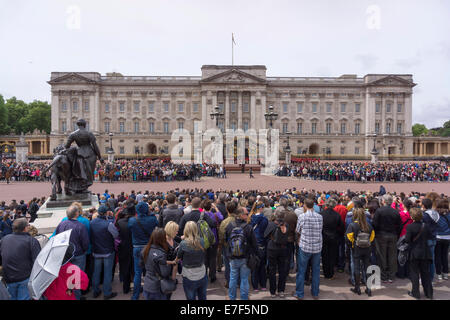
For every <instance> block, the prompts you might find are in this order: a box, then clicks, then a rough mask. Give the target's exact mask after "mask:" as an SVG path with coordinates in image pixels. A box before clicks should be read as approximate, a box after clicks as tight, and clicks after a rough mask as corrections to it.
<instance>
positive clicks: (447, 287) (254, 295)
mask: <svg viewBox="0 0 450 320" xmlns="http://www.w3.org/2000/svg"><path fill="white" fill-rule="evenodd" d="M177 277H178V281H179V284H178V287H177V290H176V291H175V293H174V294H173V295H172V299H173V300H186V297H185V295H184V291H183V285H182V278H181V276H180V275H178V276H177ZM348 278H349V276H348V274H346V273H337V274H336V279H335V280H328V279H325V278H323V275H322V274H321V278H320V294H319V299H321V300H415V299H414V298H411V297H410V296H408V294H407V292H408V290H411V282H410V281H409V280H406V279H405V280H401V279H397V280H395V281H394V283H392V284H383V283H382V284H381V288H380V289H376V290H373V295H372V297H368V296H367V295H366V294H364V293H362V294H361V295H360V296H358V295H356V294H354V293H352V292H351V291H350V285H349V283H348ZM118 279H119V277H118V274H116V275H115V277H114V282H113V291H116V292H117V293H118V296H117V297H116V298H114V300H129V299H131V294H127V295H125V294H123V293H122V286H121V283H120V282H119V280H118ZM223 284H224V272H223V271H222V272H220V273H217V281H216V282H214V283H212V284H211V283H210V284H209V285H208V289H207V299H208V300H226V299H227V298H228V289H226V288H225V287H224V285H223ZM267 285H268V282H267ZM364 289H365V287H362V291H364ZM293 291H295V273H291V274H290V275H289V278H288V281H287V284H286V291H285V293H286V297H285V298H279V297H276V298H271V296H270V292H269V291H268V290H267V291H265V292H263V291H260V292H254V291H253V289H252V287H251V285H250V300H295V298H294V297H292V295H291V293H292V292H293ZM421 295H422V296H423V289H422V288H421ZM86 297H87V299H88V300H93V297H92V293H88V295H87V296H86ZM238 297H239V294H238ZM97 299H100V300H101V299H103V295H100V296H99V297H98V298H97ZM141 299H144V298H143V296H142V295H141ZM304 299H305V300H312V296H311V293H310V287H309V286H305V298H304ZM422 299H423V300H425V298H424V296H423V297H422ZM434 299H435V300H450V280H447V281H440V282H438V283H437V284H435V285H434ZM299 303H301V302H299Z"/></svg>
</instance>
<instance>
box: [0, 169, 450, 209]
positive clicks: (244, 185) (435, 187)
mask: <svg viewBox="0 0 450 320" xmlns="http://www.w3.org/2000/svg"><path fill="white" fill-rule="evenodd" d="M254 176H255V178H254V179H250V178H249V176H248V174H247V173H245V174H242V173H231V174H228V177H227V178H226V179H219V178H212V177H202V178H201V180H200V181H196V182H192V181H171V182H114V183H101V182H94V184H93V185H92V186H91V187H90V190H91V191H92V192H93V193H100V194H103V193H104V192H105V189H108V190H109V192H110V193H114V194H116V195H117V194H119V193H120V192H122V191H124V192H125V193H128V194H129V193H130V192H131V190H135V191H136V192H137V191H143V192H145V190H149V191H163V192H167V191H169V190H174V189H175V188H180V189H185V188H203V189H214V190H234V191H235V190H237V189H240V190H256V189H258V190H262V191H268V190H270V191H278V190H281V191H282V190H286V189H290V188H293V187H296V188H297V190H298V189H302V188H306V189H308V190H309V189H315V190H319V191H322V190H326V191H328V190H337V191H339V192H344V191H347V190H348V189H350V190H352V191H372V192H373V191H379V190H380V185H383V186H384V187H385V188H386V191H387V192H393V191H395V192H397V193H400V192H404V193H406V194H408V193H409V192H412V191H415V192H422V193H426V192H429V191H435V192H438V193H445V194H450V192H449V191H450V182H395V183H394V182H381V183H379V182H368V183H361V182H345V181H315V180H303V179H298V178H295V177H277V176H265V175H260V174H255V175H254ZM50 192H51V184H50V182H11V183H10V184H6V182H4V181H0V201H1V200H4V201H6V202H7V203H9V202H10V201H11V200H12V199H16V200H17V202H19V200H21V199H23V200H25V201H26V202H28V201H29V200H31V199H32V198H33V197H43V196H45V197H47V196H49V195H50Z"/></svg>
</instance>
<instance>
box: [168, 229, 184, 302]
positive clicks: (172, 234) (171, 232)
mask: <svg viewBox="0 0 450 320" xmlns="http://www.w3.org/2000/svg"><path fill="white" fill-rule="evenodd" d="M178 229H179V226H178V224H177V223H176V222H175V221H169V222H168V223H167V224H166V226H165V227H164V231H165V232H166V239H167V244H168V253H167V260H170V261H173V260H176V258H177V249H178V246H179V245H180V242H179V240H178V237H177V234H178ZM179 266H181V265H180V264H179ZM180 271H181V270H180ZM176 275H177V267H176V266H174V267H173V268H172V278H173V279H175V277H176ZM170 296H171V294H169V295H168V300H170Z"/></svg>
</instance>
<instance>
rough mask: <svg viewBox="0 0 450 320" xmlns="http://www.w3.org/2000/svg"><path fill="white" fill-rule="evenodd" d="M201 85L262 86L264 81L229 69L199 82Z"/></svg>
mask: <svg viewBox="0 0 450 320" xmlns="http://www.w3.org/2000/svg"><path fill="white" fill-rule="evenodd" d="M200 82H201V83H221V84H223V83H225V84H241V83H245V84H251V83H254V84H262V83H265V82H266V80H264V79H261V78H259V77H256V76H254V75H252V74H249V73H247V72H243V71H241V70H238V69H231V70H228V71H225V72H222V73H219V74H216V75H213V76H211V77H208V78H205V79H203V80H201V81H200Z"/></svg>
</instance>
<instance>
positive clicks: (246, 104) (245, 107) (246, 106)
mask: <svg viewBox="0 0 450 320" xmlns="http://www.w3.org/2000/svg"><path fill="white" fill-rule="evenodd" d="M244 112H248V102H244Z"/></svg>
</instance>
